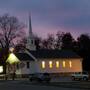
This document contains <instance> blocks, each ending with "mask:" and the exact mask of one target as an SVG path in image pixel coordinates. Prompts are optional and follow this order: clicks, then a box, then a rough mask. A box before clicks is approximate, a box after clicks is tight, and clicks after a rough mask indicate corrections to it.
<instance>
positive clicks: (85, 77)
mask: <svg viewBox="0 0 90 90" xmlns="http://www.w3.org/2000/svg"><path fill="white" fill-rule="evenodd" d="M71 78H72V80H89V74H88V72H75V73H74V74H72V75H71Z"/></svg>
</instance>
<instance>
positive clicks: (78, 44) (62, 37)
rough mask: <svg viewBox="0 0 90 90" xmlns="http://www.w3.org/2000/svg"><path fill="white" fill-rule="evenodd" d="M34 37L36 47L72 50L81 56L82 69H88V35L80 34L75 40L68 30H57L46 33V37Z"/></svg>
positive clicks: (89, 61) (89, 46)
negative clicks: (54, 32)
mask: <svg viewBox="0 0 90 90" xmlns="http://www.w3.org/2000/svg"><path fill="white" fill-rule="evenodd" d="M35 38H36V46H37V49H58V50H72V51H74V52H76V53H77V54H78V55H80V56H81V57H82V58H83V70H85V71H90V55H89V54H90V36H89V35H88V34H81V35H80V36H79V37H78V38H77V40H75V39H74V38H73V36H72V35H71V33H70V32H68V33H65V32H57V34H56V35H53V34H48V36H47V38H46V39H42V38H40V37H38V36H36V37H35Z"/></svg>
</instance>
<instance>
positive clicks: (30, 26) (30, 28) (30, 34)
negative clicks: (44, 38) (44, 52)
mask: <svg viewBox="0 0 90 90" xmlns="http://www.w3.org/2000/svg"><path fill="white" fill-rule="evenodd" d="M32 34H33V33H32V25H31V13H29V36H30V37H31V36H32Z"/></svg>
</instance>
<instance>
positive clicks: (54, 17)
mask: <svg viewBox="0 0 90 90" xmlns="http://www.w3.org/2000/svg"><path fill="white" fill-rule="evenodd" d="M0 11H1V12H3V13H4V12H5V11H7V12H13V13H19V14H17V15H20V16H19V17H21V19H22V18H23V21H25V19H27V13H28V12H30V11H31V14H32V25H33V27H34V28H36V26H37V29H38V30H39V27H40V26H41V27H43V28H42V29H43V30H45V28H46V27H47V28H46V29H47V30H46V32H47V31H48V30H49V29H50V31H52V32H53V31H54V30H56V29H57V28H58V29H62V30H63V31H70V32H75V31H79V32H81V33H83V32H85V31H86V32H90V31H89V29H90V0H0ZM25 15H26V17H25ZM40 30H41V29H40ZM43 30H42V31H43ZM36 32H37V30H36Z"/></svg>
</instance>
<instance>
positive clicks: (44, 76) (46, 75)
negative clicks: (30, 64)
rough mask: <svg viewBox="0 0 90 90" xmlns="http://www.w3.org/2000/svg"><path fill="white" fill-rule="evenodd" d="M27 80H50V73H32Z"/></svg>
mask: <svg viewBox="0 0 90 90" xmlns="http://www.w3.org/2000/svg"><path fill="white" fill-rule="evenodd" d="M29 80H30V81H31V82H32V81H37V82H47V83H48V82H50V80H51V78H50V74H49V73H35V74H33V75H30V76H29Z"/></svg>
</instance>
